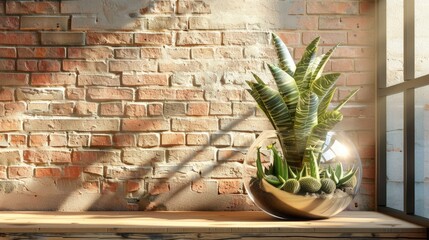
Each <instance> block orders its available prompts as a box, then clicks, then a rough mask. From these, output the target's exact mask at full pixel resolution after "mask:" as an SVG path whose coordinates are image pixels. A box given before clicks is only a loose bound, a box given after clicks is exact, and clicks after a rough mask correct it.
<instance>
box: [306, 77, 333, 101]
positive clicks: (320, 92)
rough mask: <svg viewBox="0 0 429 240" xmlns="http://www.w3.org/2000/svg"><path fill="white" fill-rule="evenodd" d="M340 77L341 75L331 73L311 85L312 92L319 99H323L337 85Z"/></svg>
mask: <svg viewBox="0 0 429 240" xmlns="http://www.w3.org/2000/svg"><path fill="white" fill-rule="evenodd" d="M339 76H340V74H339V73H330V74H326V75H323V76H321V77H320V78H317V79H316V80H314V82H313V83H312V84H311V91H312V92H314V93H315V94H317V96H318V97H319V99H323V98H324V97H325V95H326V94H328V93H329V90H330V89H331V88H332V87H333V86H334V85H335V82H336V81H337V80H338V77H339Z"/></svg>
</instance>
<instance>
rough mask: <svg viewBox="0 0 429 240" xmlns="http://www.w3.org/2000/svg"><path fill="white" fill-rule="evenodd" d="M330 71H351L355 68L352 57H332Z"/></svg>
mask: <svg viewBox="0 0 429 240" xmlns="http://www.w3.org/2000/svg"><path fill="white" fill-rule="evenodd" d="M331 66H332V71H335V72H352V71H354V70H355V65H354V61H353V59H332V60H331Z"/></svg>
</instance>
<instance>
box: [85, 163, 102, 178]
mask: <svg viewBox="0 0 429 240" xmlns="http://www.w3.org/2000/svg"><path fill="white" fill-rule="evenodd" d="M83 172H84V173H88V174H91V175H97V176H103V174H104V168H103V166H95V165H92V166H84V167H83Z"/></svg>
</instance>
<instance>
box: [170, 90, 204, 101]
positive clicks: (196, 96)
mask: <svg viewBox="0 0 429 240" xmlns="http://www.w3.org/2000/svg"><path fill="white" fill-rule="evenodd" d="M176 99H177V100H204V90H200V89H178V90H177V91H176Z"/></svg>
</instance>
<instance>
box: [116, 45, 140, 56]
mask: <svg viewBox="0 0 429 240" xmlns="http://www.w3.org/2000/svg"><path fill="white" fill-rule="evenodd" d="M114 52H115V58H116V59H138V58H139V57H140V49H139V48H119V49H115V51H114Z"/></svg>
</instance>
